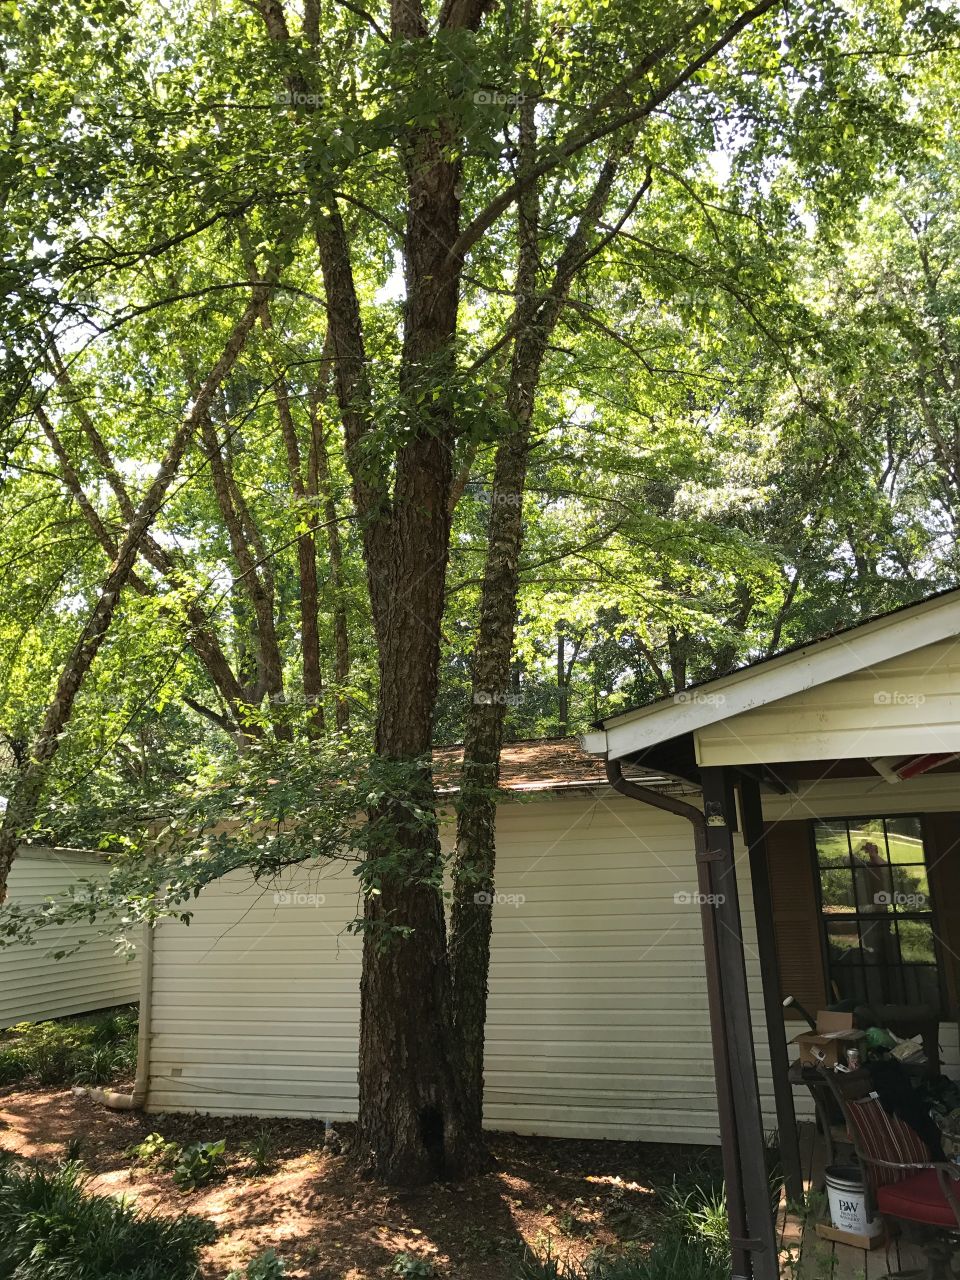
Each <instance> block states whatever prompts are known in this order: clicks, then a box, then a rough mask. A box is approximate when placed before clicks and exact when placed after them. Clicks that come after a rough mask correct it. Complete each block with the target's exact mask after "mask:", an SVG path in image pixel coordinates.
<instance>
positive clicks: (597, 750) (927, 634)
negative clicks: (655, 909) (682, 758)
mask: <svg viewBox="0 0 960 1280" xmlns="http://www.w3.org/2000/svg"><path fill="white" fill-rule="evenodd" d="M958 634H960V590H958V591H955V592H951V593H950V594H949V595H946V596H942V597H940V598H938V599H936V600H929V601H927V602H925V603H921V604H918V605H915V606H914V607H913V608H912V609H907V610H904V611H903V612H902V613H897V614H894V615H893V616H892V617H888V618H877V619H875V620H874V621H873V622H865V623H864V624H863V625H862V626H859V627H855V628H853V629H852V630H850V631H846V632H844V633H843V634H842V635H838V636H831V637H830V638H829V639H827V640H820V641H818V642H817V643H815V644H811V645H808V646H807V647H806V648H803V649H797V650H796V651H795V652H793V653H785V654H783V655H782V656H781V657H779V658H773V659H771V660H769V661H767V662H764V663H763V664H762V665H760V666H756V667H744V668H743V670H741V671H734V672H733V673H732V674H731V675H728V676H721V677H720V678H719V679H718V680H711V681H710V682H709V684H705V685H701V686H700V687H699V688H697V689H690V690H688V691H686V693H679V694H676V695H675V696H674V698H673V699H671V700H670V701H669V702H658V703H654V704H653V705H652V706H650V707H640V708H638V709H637V710H636V711H630V712H625V713H623V714H622V715H619V716H611V718H610V720H609V721H607V722H606V723H605V727H604V729H603V731H602V732H599V733H588V734H585V735H584V736H583V737H582V738H581V742H582V743H583V748H584V750H585V751H588V752H590V753H591V754H592V755H606V756H607V758H608V759H610V760H617V759H619V758H620V757H621V756H625V755H630V754H631V753H632V752H634V751H642V750H643V749H644V748H645V747H652V746H655V745H656V744H657V743H660V742H667V741H669V740H670V739H671V738H676V737H678V736H679V735H680V734H682V733H692V732H694V731H695V730H697V729H702V728H704V727H705V726H706V725H708V724H716V723H717V722H718V721H720V720H729V719H730V718H731V717H733V716H738V715H741V714H742V713H743V712H744V711H752V710H753V709H754V708H756V707H764V706H768V705H769V704H770V703H772V702H779V701H780V699H781V698H787V697H789V696H790V695H791V694H794V693H802V692H803V691H804V690H805V689H813V688H815V687H816V686H817V685H821V684H827V683H828V682H829V681H831V680H838V679H840V678H841V677H842V676H847V675H852V674H853V673H854V672H856V671H863V670H865V669H869V668H870V667H872V666H874V665H875V664H877V663H880V662H886V661H887V660H888V659H889V658H895V657H897V656H898V655H899V654H902V653H910V652H912V651H913V650H914V649H922V648H923V647H924V646H925V645H928V644H936V643H937V641H939V640H949V639H950V638H951V637H952V636H956V635H958Z"/></svg>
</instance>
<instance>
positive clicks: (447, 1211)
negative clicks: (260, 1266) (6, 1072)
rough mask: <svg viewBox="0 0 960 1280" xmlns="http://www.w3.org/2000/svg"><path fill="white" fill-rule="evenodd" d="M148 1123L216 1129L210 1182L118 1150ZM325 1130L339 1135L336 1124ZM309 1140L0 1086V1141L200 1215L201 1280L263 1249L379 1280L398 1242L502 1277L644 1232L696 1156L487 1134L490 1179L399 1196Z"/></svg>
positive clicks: (440, 1264) (319, 1128)
mask: <svg viewBox="0 0 960 1280" xmlns="http://www.w3.org/2000/svg"><path fill="white" fill-rule="evenodd" d="M264 1130H266V1131H267V1132H269V1135H270V1138H271V1140H272V1142H273V1144H274V1148H275V1160H274V1163H273V1166H272V1168H271V1171H270V1172H269V1173H267V1174H264V1175H261V1176H256V1175H255V1174H254V1173H253V1171H252V1168H251V1163H250V1160H249V1158H247V1157H245V1156H244V1154H243V1144H244V1142H245V1141H247V1140H249V1139H250V1138H252V1137H254V1136H255V1135H257V1134H260V1133H262V1132H263V1131H264ZM151 1132H157V1133H161V1134H163V1136H164V1137H165V1138H172V1139H176V1140H177V1141H179V1142H181V1143H187V1142H198V1141H205V1140H219V1139H220V1138H225V1139H226V1141H227V1155H226V1168H225V1171H224V1174H223V1176H222V1177H220V1178H218V1180H217V1181H215V1182H213V1183H211V1184H210V1185H208V1186H206V1187H204V1188H202V1189H199V1190H197V1191H194V1192H187V1193H184V1192H181V1191H179V1190H178V1189H177V1188H176V1187H175V1186H174V1184H173V1181H172V1179H171V1175H170V1174H169V1173H168V1172H165V1171H163V1170H160V1169H156V1168H152V1167H145V1166H143V1165H138V1164H137V1163H135V1162H134V1161H133V1160H132V1159H131V1157H130V1155H129V1154H128V1149H129V1148H130V1147H131V1146H132V1145H133V1144H135V1143H138V1142H140V1141H141V1140H142V1139H143V1138H144V1137H145V1136H146V1135H147V1134H148V1133H151ZM341 1135H342V1138H343V1139H344V1142H345V1143H347V1144H348V1143H349V1138H350V1126H349V1125H344V1126H343V1127H342V1130H341ZM323 1136H324V1134H323V1125H322V1124H321V1123H319V1122H311V1121H300V1120H297V1121H292V1120H271V1121H263V1120H251V1119H223V1118H218V1117H211V1116H196V1115H189V1116H175V1115H154V1116H144V1115H140V1114H138V1113H135V1112H123V1111H110V1110H108V1109H107V1108H105V1107H103V1106H101V1105H100V1104H98V1103H94V1102H93V1101H92V1100H91V1099H90V1098H89V1097H86V1096H84V1095H81V1094H77V1093H76V1092H74V1091H72V1090H70V1089H50V1088H48V1089H43V1088H33V1089H23V1088H19V1087H10V1088H5V1089H0V1147H3V1148H6V1149H7V1150H8V1151H11V1152H15V1153H17V1154H20V1155H22V1156H29V1157H34V1158H39V1159H41V1160H51V1161H56V1160H62V1159H63V1158H64V1156H65V1155H66V1154H67V1148H68V1146H69V1145H70V1144H74V1145H73V1149H72V1151H71V1154H74V1153H75V1152H76V1151H77V1150H79V1155H80V1158H81V1159H82V1160H83V1162H84V1163H85V1165H86V1166H87V1168H88V1169H89V1170H90V1173H91V1176H92V1185H91V1189H92V1190H96V1191H99V1192H107V1193H112V1194H117V1195H119V1194H122V1195H124V1196H127V1197H130V1198H132V1199H135V1200H136V1202H137V1203H138V1204H139V1205H140V1206H142V1207H143V1208H149V1209H152V1210H156V1211H157V1212H160V1213H164V1214H168V1215H171V1216H173V1215H178V1214H181V1213H184V1212H186V1211H189V1212H192V1213H196V1214H199V1215H201V1216H202V1217H205V1218H209V1219H211V1220H212V1221H213V1222H214V1223H216V1225H217V1227H218V1228H219V1232H220V1234H219V1236H218V1239H217V1241H216V1243H215V1244H213V1245H212V1246H210V1247H209V1248H208V1249H207V1250H206V1251H205V1266H204V1275H205V1276H209V1277H210V1280H223V1277H225V1276H226V1274H227V1272H228V1271H229V1270H230V1269H231V1267H236V1266H239V1265H242V1264H245V1263H246V1262H247V1261H248V1260H249V1259H250V1258H251V1257H253V1256H256V1255H257V1254H258V1253H260V1252H262V1251H263V1250H264V1249H267V1248H273V1249H275V1250H276V1251H277V1253H279V1254H280V1255H281V1256H282V1257H283V1258H284V1260H285V1261H286V1263H287V1267H288V1274H289V1275H290V1276H291V1277H296V1280H374V1278H376V1277H385V1276H388V1275H391V1274H394V1272H393V1270H392V1267H393V1262H394V1259H395V1257H396V1255H397V1254H398V1253H401V1252H407V1253H409V1254H412V1255H414V1256H415V1257H419V1258H423V1259H424V1260H429V1261H431V1262H433V1263H434V1265H435V1267H436V1274H437V1275H438V1276H443V1277H451V1278H452V1277H456V1280H506V1278H507V1277H508V1276H509V1275H510V1274H511V1272H512V1270H513V1262H514V1260H515V1259H516V1258H518V1257H519V1256H521V1255H522V1252H523V1249H524V1246H525V1245H536V1246H537V1247H538V1248H541V1249H542V1248H544V1247H545V1246H546V1245H547V1243H548V1242H550V1244H551V1247H552V1249H553V1252H554V1253H555V1254H557V1255H559V1256H561V1257H565V1256H568V1255H569V1256H571V1257H574V1256H576V1257H582V1256H583V1255H584V1254H586V1253H588V1252H589V1251H590V1250H591V1249H594V1248H597V1247H599V1246H604V1245H607V1246H617V1245H618V1244H621V1245H622V1244H623V1243H624V1242H626V1241H635V1242H637V1243H638V1244H642V1243H643V1242H649V1241H652V1240H653V1239H655V1238H656V1234H657V1217H658V1210H657V1194H656V1187H657V1186H661V1187H662V1186H663V1185H664V1184H669V1182H670V1180H671V1176H672V1174H673V1172H674V1171H677V1170H681V1169H684V1168H688V1167H689V1166H690V1164H691V1162H692V1160H693V1159H694V1158H695V1156H696V1155H697V1153H696V1152H695V1150H694V1149H692V1148H686V1149H683V1148H679V1147H676V1146H657V1145H651V1144H641V1143H620V1142H584V1141H568V1140H562V1139H547V1138H525V1137H518V1136H517V1135H515V1134H493V1135H491V1145H492V1149H493V1153H494V1156H495V1158H496V1165H495V1167H494V1168H493V1169H492V1171H491V1172H490V1173H488V1174H485V1175H484V1176H482V1177H480V1178H477V1179H474V1180H472V1181H471V1182H469V1183H463V1184H457V1185H454V1184H450V1185H443V1186H436V1187H432V1188H429V1189H426V1190H423V1191H416V1192H401V1191H391V1190H388V1189H385V1188H383V1187H382V1186H379V1185H377V1184H375V1183H372V1182H369V1181H366V1180H364V1179H362V1178H360V1177H358V1176H357V1174H356V1173H355V1172H354V1170H353V1168H352V1165H351V1162H350V1159H349V1156H348V1155H346V1156H344V1155H340V1156H334V1155H331V1154H330V1153H329V1152H328V1151H325V1150H324V1149H323ZM704 1158H706V1159H709V1156H705V1157H704Z"/></svg>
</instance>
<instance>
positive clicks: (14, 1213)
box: [0, 1161, 216, 1280]
mask: <svg viewBox="0 0 960 1280" xmlns="http://www.w3.org/2000/svg"><path fill="white" fill-rule="evenodd" d="M87 1182H88V1175H87V1174H85V1173H84V1171H83V1170H82V1169H81V1168H80V1167H79V1166H78V1165H76V1164H63V1165H61V1166H60V1167H59V1168H57V1169H54V1170H46V1169H42V1168H40V1167H39V1166H36V1165H33V1164H29V1163H27V1164H22V1163H20V1162H17V1161H6V1162H3V1163H0V1276H9V1277H14V1276H15V1277H16V1280H67V1278H68V1277H69V1280H105V1278H107V1277H109V1280H199V1276H200V1270H199V1261H198V1254H199V1250H200V1247H201V1245H204V1244H208V1243H209V1242H210V1241H211V1240H212V1239H213V1238H214V1236H215V1235H216V1231H215V1228H214V1227H213V1225H212V1223H209V1222H205V1221H204V1220H203V1219H202V1218H197V1217H195V1216H193V1215H192V1214H182V1215H180V1216H179V1217H178V1218H163V1217H159V1216H157V1215H154V1214H150V1213H144V1212H141V1211H139V1210H138V1209H136V1208H134V1207H133V1206H132V1205H130V1204H128V1203H126V1202H125V1201H123V1200H118V1199H115V1198H114V1197H113V1196H103V1195H95V1194H92V1193H91V1192H90V1191H89V1190H88V1186H87Z"/></svg>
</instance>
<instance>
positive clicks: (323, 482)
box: [307, 396, 350, 729]
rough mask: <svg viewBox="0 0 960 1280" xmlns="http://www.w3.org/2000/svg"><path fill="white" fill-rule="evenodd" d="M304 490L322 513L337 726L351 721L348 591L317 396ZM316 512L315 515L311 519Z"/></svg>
mask: <svg viewBox="0 0 960 1280" xmlns="http://www.w3.org/2000/svg"><path fill="white" fill-rule="evenodd" d="M307 492H308V494H309V497H310V500H311V501H312V503H313V504H314V510H315V513H316V508H317V506H318V504H319V505H320V506H321V509H322V513H323V523H324V527H325V529H326V535H327V559H328V562H329V565H330V595H331V597H332V603H333V679H334V683H335V685H336V687H337V692H336V704H335V710H334V717H335V720H336V725H337V728H338V729H345V728H346V727H347V725H348V724H349V723H350V703H349V702H348V701H347V697H346V695H345V693H344V689H345V688H346V684H347V681H348V680H349V678H350V625H349V621H348V619H347V592H346V582H345V580H344V576H343V542H342V540H341V537H340V526H339V523H338V515H337V503H336V499H335V498H334V494H333V483H332V481H331V478H330V459H329V457H328V456H327V442H326V440H325V439H324V434H323V420H322V418H321V414H320V398H319V396H316V397H313V398H312V400H311V405H310V452H309V455H308V460H307ZM315 521H316V514H315V515H314V522H315Z"/></svg>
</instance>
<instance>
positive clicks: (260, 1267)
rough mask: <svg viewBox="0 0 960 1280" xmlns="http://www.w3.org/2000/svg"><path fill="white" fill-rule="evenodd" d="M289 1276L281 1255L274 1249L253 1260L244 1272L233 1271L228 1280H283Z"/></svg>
mask: <svg viewBox="0 0 960 1280" xmlns="http://www.w3.org/2000/svg"><path fill="white" fill-rule="evenodd" d="M286 1274H287V1266H286V1263H285V1262H284V1260H283V1259H282V1258H281V1257H280V1255H279V1254H277V1253H274V1251H273V1250H272V1249H267V1250H266V1252H265V1253H261V1254H259V1255H258V1256H257V1257H256V1258H252V1259H251V1260H250V1261H249V1262H248V1263H247V1265H246V1266H245V1267H244V1269H243V1270H242V1271H240V1270H233V1271H231V1272H230V1273H229V1275H228V1276H227V1280H283V1277H284V1276H285V1275H286Z"/></svg>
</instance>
